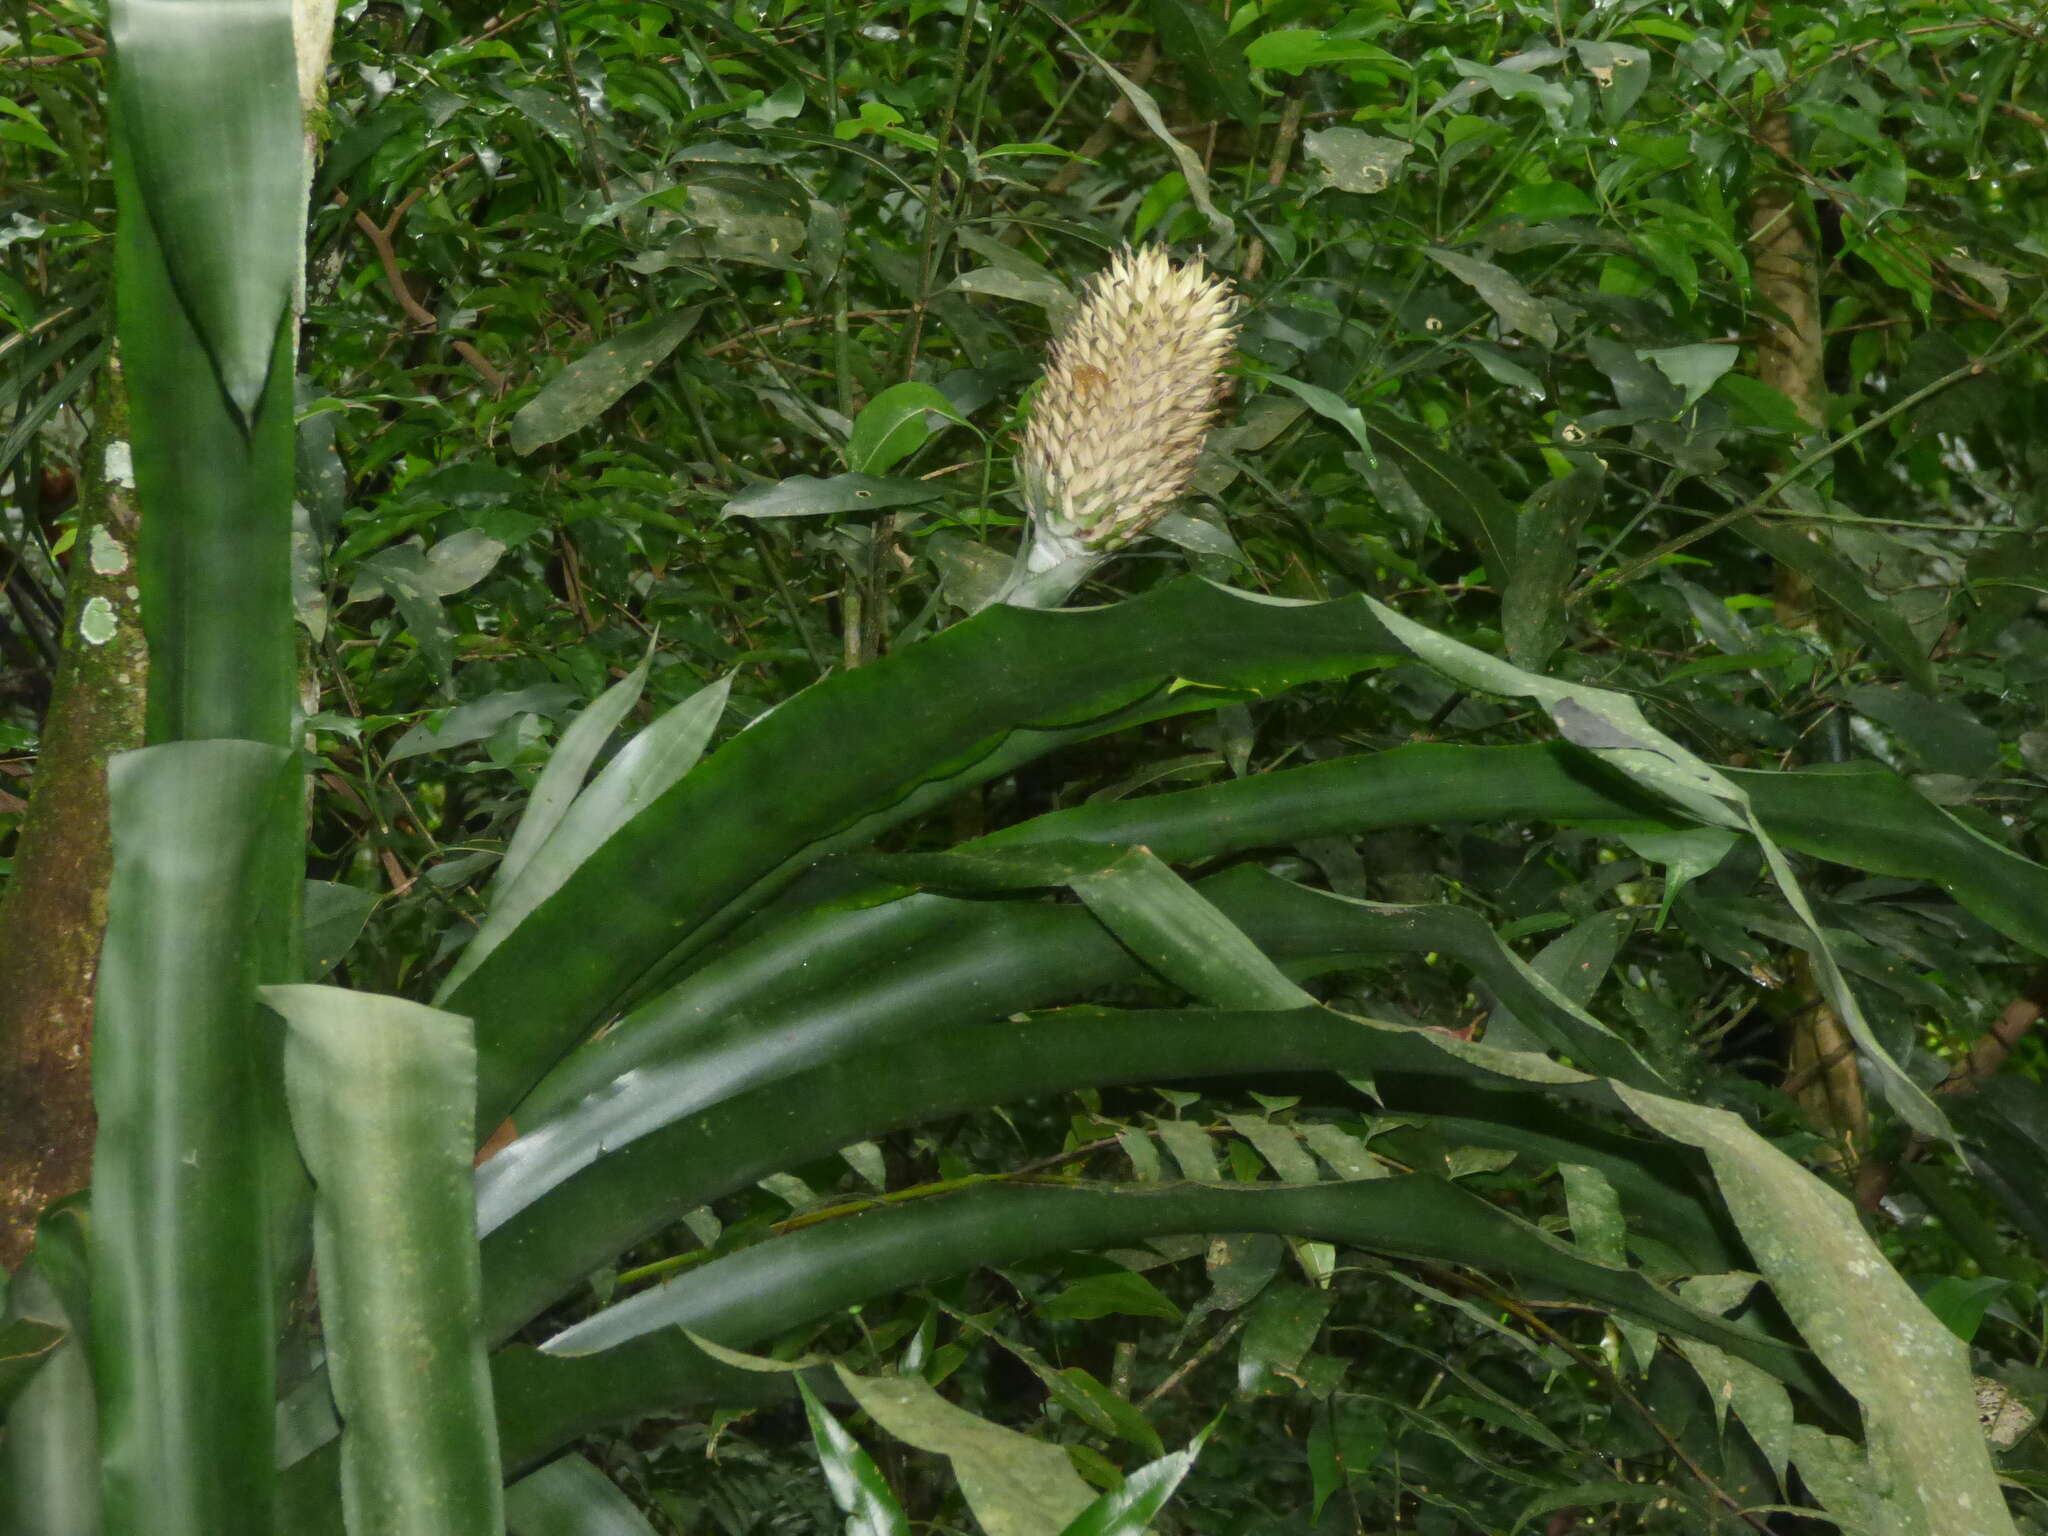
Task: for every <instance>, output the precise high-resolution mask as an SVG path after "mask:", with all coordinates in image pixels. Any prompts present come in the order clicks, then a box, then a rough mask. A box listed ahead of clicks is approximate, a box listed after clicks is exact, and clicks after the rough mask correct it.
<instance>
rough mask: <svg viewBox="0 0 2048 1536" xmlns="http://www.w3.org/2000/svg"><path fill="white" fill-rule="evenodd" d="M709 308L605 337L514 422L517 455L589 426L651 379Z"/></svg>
mask: <svg viewBox="0 0 2048 1536" xmlns="http://www.w3.org/2000/svg"><path fill="white" fill-rule="evenodd" d="M703 313H704V306H703V305H701V304H693V305H691V306H690V307H689V308H688V309H684V310H678V311H677V312H676V313H675V314H672V315H657V316H655V317H654V318H653V319H652V320H642V321H640V322H639V323H638V324H635V325H629V326H627V327H626V328H625V329H624V330H622V331H618V332H616V333H614V334H613V335H611V336H608V337H606V338H605V339H604V340H603V341H601V342H599V343H598V344H597V345H596V346H594V347H592V348H591V349H590V350H589V351H587V352H585V353H584V354H583V355H582V356H581V357H579V358H577V359H576V360H575V361H574V362H572V363H571V364H569V366H568V367H566V368H564V369H563V370H562V371H561V372H560V373H558V374H556V375H555V376H554V377H553V378H551V379H549V380H548V381H547V383H546V384H544V385H542V386H541V391H540V393H539V394H537V395H535V396H534V397H533V398H532V399H531V400H529V401H527V402H526V404H524V405H522V406H521V407H520V408H519V411H518V414H517V415H515V416H514V417H513V418H512V451H513V452H514V453H531V452H533V451H534V449H536V448H542V447H545V446H546V445H547V444H549V443H552V442H554V441H555V440H556V439H557V438H563V437H567V436H568V435H569V434H570V433H571V432H575V431H578V430H580V429H582V428H584V427H587V426H589V425H590V424H591V423H592V422H593V421H595V420H597V418H598V417H600V416H602V415H603V414H604V413H605V411H606V410H607V409H608V408H609V407H610V406H611V404H612V402H613V401H615V400H617V399H618V398H619V396H621V395H623V394H624V393H625V392H626V391H627V390H629V389H631V388H633V387H634V386H635V385H636V384H639V383H641V382H643V381H644V380H645V379H646V378H647V377H648V376H649V375H651V374H652V373H653V372H654V370H655V368H657V367H658V366H659V365H660V364H661V363H662V361H663V360H664V359H666V358H667V357H668V355H669V353H671V352H673V351H675V349H676V348H677V347H678V346H680V345H681V344H682V341H683V338H684V337H686V336H688V335H689V334H690V332H691V331H693V330H694V329H696V326H697V320H698V317H699V316H700V315H702V314H703Z"/></svg>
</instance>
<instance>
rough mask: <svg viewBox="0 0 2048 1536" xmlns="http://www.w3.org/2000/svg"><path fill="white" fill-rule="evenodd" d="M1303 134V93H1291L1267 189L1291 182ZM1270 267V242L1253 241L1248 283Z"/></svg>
mask: <svg viewBox="0 0 2048 1536" xmlns="http://www.w3.org/2000/svg"><path fill="white" fill-rule="evenodd" d="M1300 133H1301V93H1300V91H1299V90H1296V91H1291V92H1289V93H1288V97H1287V105H1286V106H1284V107H1282V108H1281V109H1280V131H1279V133H1278V134H1277V135H1276V136H1275V138H1274V140H1273V158H1272V161H1271V162H1270V163H1269V164H1268V165H1267V167H1266V185H1267V186H1269V187H1277V186H1279V185H1280V183H1281V182H1283V181H1285V180H1286V179H1287V162H1288V161H1290V160H1292V159H1293V158H1294V141H1295V139H1296V137H1297V136H1298V135H1299V134H1300ZM1265 264H1266V242H1265V241H1263V240H1259V239H1254V240H1253V241H1252V248H1251V249H1250V250H1248V251H1246V252H1245V255H1244V280H1245V281H1246V282H1247V283H1255V282H1257V281H1258V280H1259V269H1260V268H1261V267H1263V266H1265Z"/></svg>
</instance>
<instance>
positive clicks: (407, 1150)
mask: <svg viewBox="0 0 2048 1536" xmlns="http://www.w3.org/2000/svg"><path fill="white" fill-rule="evenodd" d="M263 1000H264V1002H265V1003H267V1004H268V1005H269V1006H270V1007H271V1008H273V1009H275V1010H276V1011H277V1012H278V1013H279V1014H281V1015H282V1016H283V1018H284V1020H285V1028H286V1042H285V1086H286V1091H287V1093H288V1094H289V1096H290V1099H291V1109H292V1124H293V1127H294V1129H295V1130H296V1131H297V1132H298V1137H299V1147H300V1149H301V1151H302V1152H303V1153H304V1154H305V1159H306V1166H307V1167H308V1168H309V1169H310V1170H311V1171H312V1174H313V1181H314V1187H315V1201H314V1224H313V1232H314V1247H315V1254H316V1258H317V1261H318V1264H319V1273H320V1309H321V1331H322V1333H323V1334H324V1335H325V1338H326V1341H327V1360H328V1378H329V1381H330V1383H331V1384H332V1387H333V1391H334V1402H335V1407H336V1410H337V1412H338V1413H339V1414H340V1417H341V1421H342V1432H341V1441H342V1444H341V1483H342V1499H343V1502H344V1504H345V1506H346V1507H347V1508H348V1510H349V1512H350V1528H351V1530H352V1532H355V1533H357V1536H371V1533H391V1536H400V1533H420V1536H424V1533H427V1532H433V1533H435V1536H499V1533H501V1532H502V1531H503V1530H504V1523H505V1520H504V1508H503V1499H502V1493H503V1478H502V1475H501V1473H500V1469H499V1463H498V1437H497V1423H496V1418H495V1415H494V1410H493V1406H492V1400H491V1381H490V1372H489V1367H488V1365H487V1363H486V1361H485V1357H484V1344H483V1329H482V1326H481V1302H480V1299H479V1298H480V1292H481V1284H480V1281H479V1279H478V1272H477V1248H476V1216H475V1204H474V1201H473V1199H472V1196H471V1193H470V1180H469V1165H470V1158H471V1149H472V1147H473V1146H474V1145H475V1138H474V1136H473V1134H472V1121H471V1105H472V1104H473V1103H474V1101H475V1092H476V1048H475V1046H474V1044H473V1043H472V1039H471V1031H470V1026H469V1021H468V1020H467V1019H463V1018H458V1017H456V1016H455V1015H453V1014H447V1013H441V1012H439V1011H437V1010H435V1009H432V1008H427V1007H424V1006H422V1005H421V1004H418V1003H409V1002H405V1001H403V1000H401V999H399V998H390V997H375V996H371V995H370V994H367V993H362V992H348V991H344V990H342V989H340V988H337V987H320V986H310V985H295V986H280V987H265V988H264V989H263Z"/></svg>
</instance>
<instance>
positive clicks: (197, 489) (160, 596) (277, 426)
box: [108, 0, 305, 914]
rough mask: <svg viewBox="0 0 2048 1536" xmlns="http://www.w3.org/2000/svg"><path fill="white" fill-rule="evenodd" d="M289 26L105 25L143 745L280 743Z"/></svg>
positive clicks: (276, 12)
mask: <svg viewBox="0 0 2048 1536" xmlns="http://www.w3.org/2000/svg"><path fill="white" fill-rule="evenodd" d="M292 15H293V12H292V6H291V4H290V0H117V3H115V4H113V5H111V6H110V7H109V11H108V30H109V33H110V36H111V38H112V41H113V51H114V58H115V68H114V83H113V91H114V94H113V101H112V106H113V113H112V127H113V135H112V142H113V161H114V189H115V202H116V207H117V211H118V218H117V220H116V225H115V262H116V278H117V280H116V282H115V285H114V288H115V298H116V300H117V305H116V308H117V325H116V330H117V333H118V336H119V340H120V366H121V368H122V369H123V371H124V374H125V377H126V382H127V385H128V393H129V398H130V403H131V411H130V431H131V432H132V434H133V450H134V451H133V460H134V467H135V486H136V493H137V497H138V500H139V502H140V504H141V508H142V530H141V534H140V536H139V539H138V545H137V561H136V566H137V581H138V585H139V587H140V589H141V594H142V605H143V624H144V628H145V629H146V631H147V633H148V638H149V650H150V678H149V739H150V740H151V741H159V742H160V741H171V740H178V739H183V738H197V737H223V738H239V739H242V740H247V741H264V742H270V743H273V744H275V745H278V746H283V745H286V744H287V743H288V742H289V740H290V735H291V722H292V711H293V707H294V703H295V699H296V687H297V665H298V654H297V650H296V646H295V642H294V640H293V620H292V601H291V503H292V488H293V457H292V454H293V444H292V413H293V387H292V369H291V364H290V348H291V339H292V325H291V316H290V310H291V299H292V293H293V288H294V285H295V284H296V282H297V278H298V272H299V269H300V266H301V263H302V262H303V260H304V248H303V246H304V242H303V236H302V230H303V227H304V222H305V189H304V165H305V147H304V142H305V141H304V138H303V136H302V134H301V131H300V124H299V98H298V73H297V63H296V58H295V54H294V46H293V35H292ZM289 905H290V903H289V900H288V899H287V898H284V897H282V896H280V897H279V898H278V899H277V909H278V911H279V912H280V914H282V913H284V912H285V911H287V910H288V909H289Z"/></svg>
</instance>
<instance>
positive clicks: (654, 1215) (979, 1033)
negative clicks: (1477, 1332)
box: [484, 1008, 1611, 1339]
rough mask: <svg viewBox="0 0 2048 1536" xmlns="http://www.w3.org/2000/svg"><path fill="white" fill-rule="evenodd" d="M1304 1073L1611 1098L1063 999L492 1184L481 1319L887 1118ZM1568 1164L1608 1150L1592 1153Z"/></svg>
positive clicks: (1446, 1063) (1306, 1021)
mask: <svg viewBox="0 0 2048 1536" xmlns="http://www.w3.org/2000/svg"><path fill="white" fill-rule="evenodd" d="M1303 1070H1306V1071H1327V1072H1331V1073H1337V1074H1342V1075H1345V1076H1352V1077H1361V1076H1363V1077H1372V1078H1375V1079H1377V1080H1378V1081H1379V1083H1380V1088H1381V1092H1382V1093H1383V1094H1385V1093H1389V1092H1392V1091H1393V1090H1392V1087H1391V1085H1390V1082H1389V1079H1391V1078H1394V1077H1396V1076H1400V1077H1407V1076H1415V1077H1419V1078H1422V1079H1431V1078H1450V1079H1454V1080H1458V1081H1462V1082H1469V1083H1472V1084H1476V1085H1481V1086H1500V1087H1508V1088H1513V1087H1516V1086H1518V1085H1522V1084H1528V1083H1536V1084H1541V1085H1542V1086H1543V1088H1544V1089H1545V1091H1547V1092H1550V1093H1554V1094H1562V1095H1564V1096H1566V1097H1569V1098H1581V1097H1588V1096H1590V1097H1591V1098H1592V1099H1593V1100H1594V1101H1595V1102H1599V1101H1601V1100H1603V1099H1604V1098H1605V1097H1606V1095H1607V1090H1606V1089H1605V1088H1604V1087H1603V1086H1601V1085H1600V1084H1599V1083H1598V1082H1597V1081H1596V1080H1593V1079H1588V1078H1584V1077H1582V1076H1580V1075H1579V1074H1577V1073H1573V1072H1570V1071H1568V1070H1566V1069H1564V1068H1561V1067H1558V1066H1556V1065H1555V1064H1554V1063H1550V1062H1548V1061H1546V1060H1545V1059H1544V1058H1542V1057H1537V1056H1527V1055H1522V1054H1519V1053H1513V1052H1503V1051H1495V1050H1492V1049H1490V1048H1488V1047H1485V1046H1477V1045H1467V1044H1464V1043H1462V1042H1448V1041H1447V1037H1445V1036H1442V1035H1439V1034H1436V1033H1435V1032H1432V1031H1422V1030H1415V1029H1404V1028H1399V1027H1396V1026H1392V1025H1383V1024H1374V1023H1371V1022H1369V1021H1365V1020H1359V1019H1352V1018H1349V1017H1346V1016H1344V1015H1341V1014H1336V1013H1331V1012H1329V1011H1327V1010H1323V1009H1301V1010H1297V1011H1295V1012H1291V1013H1227V1012H1220V1011H1219V1012H1178V1011H1162V1012H1147V1013H1115V1012H1111V1011H1107V1010H1101V1009H1091V1008H1071V1009H1065V1010H1062V1011H1060V1012H1057V1013H1053V1014H1049V1015H1044V1016H1040V1017H1037V1018H1034V1019H1030V1020H1028V1021H1027V1022H1025V1023H1021V1024H1020V1023H1016V1022H1012V1021H1009V1020H1004V1021H1001V1022H994V1023H989V1024H985V1025H982V1026H981V1027H979V1028H976V1029H974V1030H972V1031H971V1032H954V1033H952V1034H950V1035H949V1036H947V1037H946V1038H945V1040H944V1041H943V1043H942V1044H934V1045H931V1046H928V1047H927V1048H925V1049H922V1050H919V1051H917V1052H914V1053H906V1052H904V1051H902V1050H901V1049H899V1048H896V1047H894V1046H881V1047H870V1048H868V1049H866V1050H860V1051H851V1052H840V1053H838V1054H835V1055H833V1056H831V1057H829V1058H828V1059H826V1060H824V1061H823V1062H821V1063H820V1064H819V1065H817V1066H814V1067H811V1068H808V1069H806V1070H805V1071H803V1072H799V1073H795V1074H792V1075H789V1076H785V1077H779V1078H777V1077H771V1078H769V1079H768V1080H766V1081H763V1082H760V1085H759V1086H756V1087H751V1088H749V1089H747V1090H746V1091H745V1092H740V1093H734V1094H732V1095H731V1096H730V1097H726V1098H724V1099H722V1100H720V1101H719V1102H716V1103H713V1104H711V1105H709V1106H708V1107H706V1108H704V1109H702V1110H700V1111H697V1112H695V1113H693V1114H690V1115H688V1116H686V1117H684V1118H682V1119H678V1120H674V1121H672V1122H671V1123H668V1124H664V1125H660V1126H659V1127H658V1128H657V1129H653V1130H647V1131H645V1132H644V1133H643V1134H641V1135H639V1136H638V1138H637V1139H635V1140H632V1141H630V1142H629V1143H628V1144H626V1145H624V1146H621V1147H619V1148H618V1149H617V1150H615V1151H612V1152H610V1153H609V1155H606V1156H603V1157H601V1158H599V1159H598V1160H597V1161H596V1162H595V1163H593V1164H591V1165H589V1166H587V1167H584V1168H582V1169H581V1170H580V1171H579V1172H577V1173H576V1174H575V1176H574V1177H572V1178H570V1179H569V1180H568V1181H567V1182H565V1183H561V1184H559V1185H557V1186H556V1187H554V1188H552V1189H549V1190H548V1191H546V1192H545V1193H543V1194H540V1195H539V1196H538V1197H537V1198H535V1197H533V1195H532V1194H531V1192H530V1191H523V1190H522V1191H516V1192H515V1193H514V1194H504V1193H501V1194H500V1196H499V1202H500V1208H501V1209H504V1208H510V1209H508V1210H506V1214H504V1215H503V1216H502V1217H501V1219H500V1220H499V1221H498V1223H497V1224H496V1225H495V1226H493V1228H492V1229H491V1230H490V1231H489V1232H488V1233H487V1235H486V1236H485V1239H484V1283H485V1297H486V1302H485V1307H486V1316H487V1323H488V1327H489V1331H490V1333H491V1336H492V1337H493V1338H494V1339H500V1338H504V1337H506V1336H508V1335H509V1333H510V1332H511V1330H512V1329H514V1328H516V1327H518V1326H519V1325H520V1324H522V1323H523V1322H525V1321H526V1320H527V1319H528V1318H530V1317H532V1316H533V1315H535V1314H536V1313H537V1312H538V1311H539V1310H540V1309H541V1308H543V1307H544V1306H546V1305H547V1304H548V1303H549V1302H551V1301H553V1300H554V1299H555V1298H557V1297H559V1296H562V1295H564V1294H566V1293H567V1292H568V1291H569V1290H571V1289H572V1288H573V1287H574V1286H575V1285H576V1284H577V1283H578V1281H579V1279H580V1278H581V1277H582V1276H583V1275H586V1274H588V1273H589V1272H590V1271H591V1270H592V1269H593V1268H595V1267H596V1266H597V1265H598V1264H600V1263H603V1262H604V1261H605V1260H606V1259H607V1258H609V1257H610V1256H611V1255H614V1254H616V1253H618V1252H619V1251H620V1250H622V1249H624V1248H626V1247H628V1246H630V1245H631V1244H632V1243H634V1242H636V1241H638V1240H640V1239H642V1238H644V1237H646V1236H648V1235H649V1234H651V1233H653V1232H655V1231H657V1230H659V1229H660V1228H661V1227H662V1226H664V1225H667V1224H668V1223H670V1222H672V1221H674V1220H677V1219H679V1218H680V1217H681V1216H682V1215H683V1213H684V1212H686V1211H690V1210H693V1209H695V1208H696V1207H697V1206H699V1205H701V1204H703V1203H704V1202H705V1201H707V1200H710V1199H714V1198H716V1197H718V1196H719V1195H722V1194H725V1193H728V1192H730V1191H731V1190H733V1189H736V1188H744V1187H745V1186H746V1184H747V1183H749V1182H751V1181H752V1180H755V1179H759V1178H762V1177H765V1176H766V1175H767V1174H770V1173H773V1172H777V1171H779V1170H782V1169H785V1168H791V1167H796V1166H799V1165H801V1164H802V1163H804V1162H806V1161H808V1160H809V1159H810V1158H813V1157H817V1156H823V1155H827V1154H829V1153H830V1152H832V1151H833V1150H834V1149H836V1148H838V1147H842V1146H846V1145H848V1144H850V1143H852V1142H855V1141H859V1140H863V1139H866V1138H869V1137H873V1136H876V1135H879V1134H881V1133H882V1132H883V1131H886V1130H888V1129H891V1128H894V1127H898V1126H904V1125H912V1124H917V1123H920V1122H922V1121H924V1120H928V1119H930V1118H933V1117H934V1116H937V1115H941V1114H947V1113H952V1112H955V1111H958V1110H962V1109H967V1108H971V1107H974V1106H976V1105H982V1104H989V1103H998V1102H1004V1101H1009V1100H1014V1099H1022V1098H1028V1097H1032V1096H1034V1095H1037V1094H1040V1093H1047V1092H1054V1091H1064V1090H1067V1089H1072V1088H1078V1087H1085V1086H1094V1085H1106V1084H1110V1083H1117V1082H1147V1081H1156V1080H1160V1079H1164V1078H1199V1077H1209V1076H1238V1075H1244V1074H1247V1073H1258V1072H1288V1071H1303ZM1546 1130H1547V1132H1548V1133H1551V1134H1554V1129H1553V1128H1549V1127H1546ZM1573 1160H1574V1161H1588V1162H1596V1161H1597V1162H1605V1161H1611V1159H1601V1158H1599V1156H1598V1154H1596V1153H1590V1152H1589V1154H1588V1155H1587V1156H1586V1157H1584V1158H1578V1157H1575V1158H1574V1159H1573Z"/></svg>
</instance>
